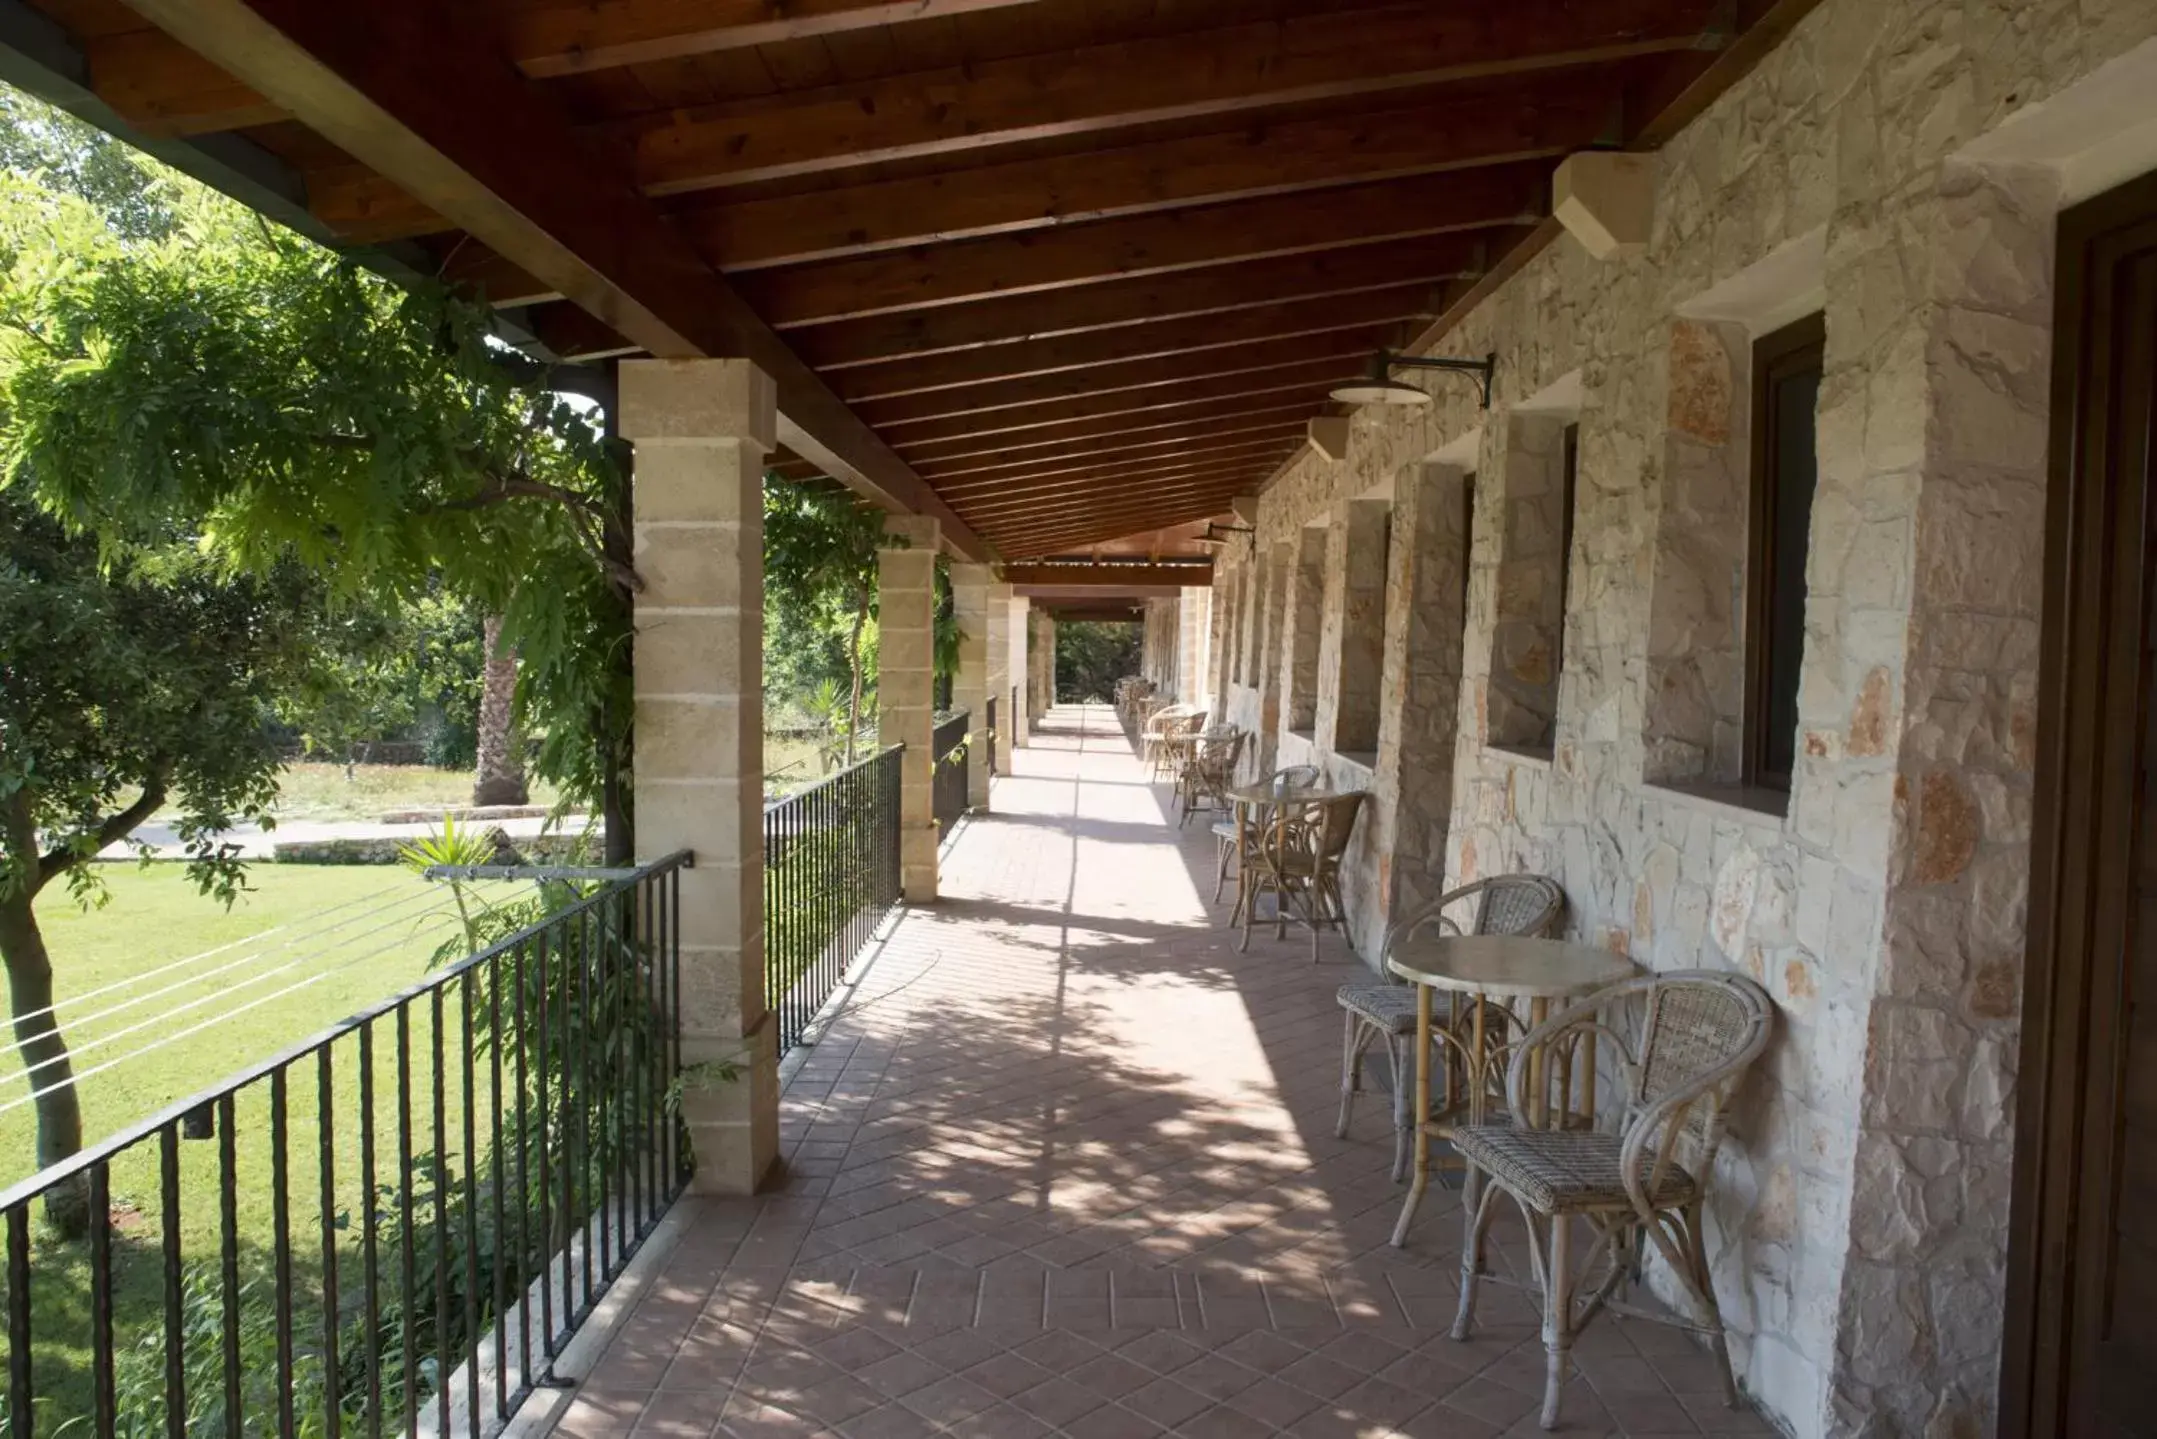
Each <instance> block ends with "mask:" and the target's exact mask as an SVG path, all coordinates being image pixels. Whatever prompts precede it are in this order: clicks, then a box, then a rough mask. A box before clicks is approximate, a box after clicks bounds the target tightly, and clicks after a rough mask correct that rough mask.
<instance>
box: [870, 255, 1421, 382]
mask: <svg viewBox="0 0 2157 1439" xmlns="http://www.w3.org/2000/svg"><path fill="white" fill-rule="evenodd" d="M1435 313H1437V307H1436V297H1435V296H1434V295H1433V294H1432V287H1431V286H1429V285H1425V284H1415V285H1402V286H1399V287H1398V288H1395V289H1390V290H1370V291H1366V292H1363V293H1361V294H1354V295H1338V296H1333V297H1330V298H1326V299H1320V300H1301V301H1295V302H1292V303H1289V304H1284V305H1275V306H1272V307H1270V308H1267V309H1257V310H1235V311H1231V312H1229V313H1227V314H1222V315H1205V316H1200V317H1199V318H1197V319H1185V320H1169V321H1166V322H1164V323H1162V324H1158V325H1126V326H1123V327H1122V328H1120V329H1114V330H1100V331H1096V332H1094V333H1092V334H1085V335H1064V336H1060V337H1058V338H1056V339H1053V340H1035V341H1028V342H1025V343H1022V344H1012V345H992V346H987V347H984V348H982V349H977V350H961V351H957V352H955V353H952V354H945V355H929V356H924V357H922V358H919V359H910V360H900V361H895V362H893V363H891V364H884V365H867V366H863V367H861V368H860V369H857V370H842V371H839V372H838V373H836V374H834V375H833V376H832V377H831V378H832V384H833V387H834V388H835V389H837V390H838V391H839V393H840V394H841V395H843V396H845V397H846V398H847V399H848V400H850V401H851V400H865V399H877V398H881V397H884V396H887V395H908V394H915V393H918V392H920V391H922V390H934V389H940V388H943V387H945V386H951V385H973V384H979V383H982V382H985V381H991V380H1004V379H1016V378H1021V377H1024V376H1029V375H1047V374H1053V373H1058V372H1070V371H1079V370H1084V369H1086V368H1089V367H1091V366H1096V365H1110V364H1116V363H1118V362H1121V361H1126V360H1145V359H1151V358H1154V357H1156V356H1162V355H1189V356H1191V357H1192V358H1191V362H1190V364H1191V373H1192V374H1198V375H1202V374H1207V373H1209V372H1210V369H1211V366H1212V365H1214V364H1215V363H1220V364H1222V365H1224V366H1228V365H1233V364H1234V363H1235V362H1236V360H1237V355H1236V353H1235V352H1236V350H1237V348H1238V347H1239V346H1244V345H1253V344H1256V343H1258V342H1261V341H1267V340H1278V339H1284V338H1287V337H1290V336H1298V335H1322V334H1326V333H1328V332H1331V331H1341V330H1349V331H1355V332H1357V333H1360V334H1368V333H1370V332H1371V331H1372V330H1373V329H1375V328H1377V327H1379V326H1382V325H1387V324H1391V323H1396V322H1400V321H1407V320H1415V319H1418V318H1419V317H1428V316H1430V315H1433V314H1435ZM1215 351H1220V352H1222V353H1220V354H1215V353H1213V352H1215Z"/></svg>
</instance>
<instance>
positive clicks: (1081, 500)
mask: <svg viewBox="0 0 2157 1439" xmlns="http://www.w3.org/2000/svg"><path fill="white" fill-rule="evenodd" d="M1263 473H1264V470H1263V468H1262V467H1261V466H1259V465H1257V464H1246V465H1243V466H1240V467H1236V468H1222V469H1218V470H1209V471H1206V472H1205V473H1202V474H1192V475H1185V476H1182V477H1180V478H1177V479H1174V480H1159V481H1150V482H1148V483H1145V484H1142V485H1129V486H1122V487H1118V488H1103V487H1094V488H1089V489H1085V490H1061V491H1053V492H1044V493H1042V494H1037V495H1033V496H1029V497H1027V499H1026V500H1025V502H1024V503H1023V504H1018V505H1005V506H995V505H988V504H982V503H976V502H972V501H969V502H967V503H966V504H965V505H964V507H963V508H964V512H965V513H966V515H967V516H968V517H969V518H970V519H973V520H975V521H976V522H978V523H980V524H982V525H984V526H1000V527H1001V528H1003V529H1005V530H1006V531H1011V530H1024V529H1025V528H1027V527H1028V526H1030V525H1033V524H1034V523H1035V522H1036V521H1039V522H1040V523H1041V524H1044V525H1046V524H1058V525H1061V524H1065V523H1067V522H1070V521H1071V520H1073V519H1074V518H1083V514H1082V512H1089V511H1090V512H1098V513H1101V514H1117V515H1120V514H1123V513H1125V512H1126V511H1127V510H1129V509H1130V508H1131V507H1132V506H1134V505H1143V504H1146V503H1150V502H1151V501H1153V500H1156V499H1160V498H1162V497H1164V496H1169V497H1186V496H1189V495H1192V494H1196V493H1201V492H1203V493H1206V494H1214V493H1216V492H1219V493H1221V494H1222V496H1223V503H1226V496H1227V495H1232V494H1240V493H1242V492H1243V491H1242V489H1241V487H1242V486H1244V485H1247V484H1248V483H1250V480H1251V477H1252V476H1254V475H1260V474H1263ZM1128 528H1134V527H1127V530H1126V531H1124V532H1128Z"/></svg>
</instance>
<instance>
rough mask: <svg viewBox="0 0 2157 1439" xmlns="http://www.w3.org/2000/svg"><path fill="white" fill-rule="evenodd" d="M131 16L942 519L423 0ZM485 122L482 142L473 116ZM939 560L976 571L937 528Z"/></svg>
mask: <svg viewBox="0 0 2157 1439" xmlns="http://www.w3.org/2000/svg"><path fill="white" fill-rule="evenodd" d="M134 4H135V7H136V9H138V10H139V11H141V12H142V13H143V14H144V15H145V16H147V17H148V18H149V19H151V20H153V21H155V22H156V23H157V24H159V25H160V26H162V27H164V28H165V29H166V30H167V31H169V32H170V33H172V34H173V35H175V36H176V37H178V38H179V39H181V40H183V41H184V42H185V43H187V44H188V45H190V46H192V47H193V48H195V49H196V50H198V51H199V52H200V53H202V54H203V55H204V56H206V57H207V58H209V59H211V60H213V61H215V62H217V63H219V64H221V65H223V66H224V67H225V68H227V69H230V70H233V71H234V72H235V73H236V74H238V75H239V76H240V78H242V79H244V80H246V81H248V82H249V83H250V84H252V85H254V86H255V87H256V88H258V89H261V90H262V91H263V92H264V93H266V94H268V95H270V96H271V98H273V99H275V100H277V101H278V102H279V103H280V104H281V105H283V106H284V108H285V109H287V110H288V111H290V112H291V113H292V114H294V115H296V116H298V117H300V118H302V119H304V120H306V121H307V123H308V124H309V125H310V126H312V127H313V128H315V129H316V130H318V131H320V132H321V133H322V134H323V135H325V136H326V137H327V138H329V139H330V140H332V141H333V142H335V143H336V144H337V145H339V146H340V147H341V148H343V149H344V150H346V151H347V152H348V153H350V154H352V155H353V156H355V157H356V158H358V159H359V160H361V161H363V162H367V163H371V164H373V165H375V166H377V167H379V168H381V169H383V170H384V171H385V172H388V173H394V174H395V175H396V176H397V177H398V178H399V179H400V180H401V181H402V182H403V183H404V184H406V185H408V186H411V187H412V188H413V189H414V190H415V191H416V192H419V193H421V194H422V195H423V198H425V199H427V200H428V201H429V202H430V203H433V204H435V205H438V206H440V207H441V208H443V209H444V210H445V211H448V212H451V213H454V214H456V216H457V218H458V219H459V220H460V221H461V222H462V225H463V228H465V229H467V230H469V231H470V232H471V233H472V234H473V235H474V236H475V237H476V238H478V239H479V240H481V241H482V242H483V243H485V244H486V245H488V246H489V247H490V248H491V249H493V250H494V251H495V252H496V253H498V254H500V255H502V256H504V257H505V258H507V259H509V260H510V261H512V262H513V263H515V264H517V265H519V266H521V267H523V268H524V269H526V270H527V271H529V272H530V273H532V274H533V275H535V276H537V277H538V278H539V279H540V280H542V281H544V282H546V283H548V284H550V285H551V286H553V287H554V288H555V289H557V290H559V291H561V292H562V293H563V294H565V295H569V296H572V297H573V298H575V299H576V300H577V302H578V303H579V304H580V305H581V306H582V307H584V308H585V309H587V310H589V311H591V312H592V313H594V314H599V315H604V316H606V317H607V319H608V321H609V323H610V324H612V326H613V327H614V328H615V329H617V330H619V331H621V332H622V333H623V334H624V335H625V337H626V338H628V339H629V340H630V341H632V342H633V343H636V344H638V345H641V346H643V347H644V348H646V349H648V350H650V351H652V352H653V353H654V354H657V355H662V356H695V355H732V356H740V357H743V358H746V359H749V360H752V361H753V362H754V363H756V364H757V365H758V366H759V367H761V368H762V369H763V370H764V371H765V372H766V373H767V374H769V375H770V376H771V377H772V380H773V382H774V385H775V387H776V388H777V391H778V401H779V411H780V416H781V420H780V434H781V437H782V438H783V439H784V440H785V442H786V443H787V444H788V445H789V446H790V447H792V448H793V449H795V450H796V451H798V452H800V453H801V454H802V455H803V457H804V458H806V459H811V460H814V461H815V462H816V463H818V464H819V465H821V466H823V467H824V468H825V469H826V471H827V472H828V473H832V474H835V475H838V476H839V477H841V478H843V479H846V480H847V481H848V482H849V483H850V484H853V485H854V486H856V487H857V488H859V489H861V490H863V491H864V492H866V493H869V494H872V495H874V496H876V497H878V498H879V499H881V500H883V501H885V502H887V503H890V504H892V505H894V506H896V507H900V508H905V509H908V510H913V511H916V512H919V513H928V514H935V515H939V516H941V515H945V514H949V511H948V510H946V509H945V508H944V505H943V503H942V501H941V500H940V499H938V498H937V496H936V494H935V492H934V491H933V490H931V489H930V488H929V487H928V486H927V485H926V484H925V483H924V482H923V481H922V479H921V477H920V476H918V475H916V474H915V473H914V472H913V470H912V469H911V468H910V467H909V466H908V465H907V464H906V462H905V461H904V460H901V459H900V458H899V457H898V455H897V454H896V453H895V452H894V451H892V450H891V448H890V447H889V446H888V445H886V444H884V442H883V441H882V440H881V439H879V438H878V437H877V436H876V434H875V433H874V432H873V431H872V430H870V429H869V428H868V426H866V425H865V424H863V423H862V422H861V421H860V419H859V418H857V417H856V416H855V415H854V413H853V412H852V411H851V410H849V409H848V408H847V407H846V405H845V404H844V403H842V402H841V401H840V400H839V398H838V397H837V396H836V395H835V394H833V392H832V391H831V389H830V387H829V386H828V385H826V384H825V382H824V381H823V380H822V379H821V378H819V377H818V376H817V375H816V374H815V373H814V372H813V371H812V370H811V369H809V367H808V366H806V365H804V364H803V363H802V362H801V360H800V359H799V358H798V357H797V356H796V355H795V354H794V353H793V352H792V351H791V350H790V349H788V347H787V346H786V344H785V343H784V342H783V341H782V340H780V339H779V337H778V335H777V334H776V333H774V332H773V331H772V330H771V328H770V327H769V326H767V325H765V324H764V323H763V321H762V320H761V319H759V318H758V317H757V315H756V313H755V312H754V311H753V310H751V309H750V308H749V306H748V305H747V303H745V302H744V301H743V300H742V299H741V298H740V297H739V296H738V295H736V294H734V292H733V291H732V290H730V289H729V288H728V287H727V285H726V283H725V282H724V281H723V280H722V279H720V277H719V276H718V275H716V274H715V273H713V271H712V270H711V269H710V267H709V266H708V265H706V264H705V263H704V262H703V261H702V260H701V259H699V258H698V256H697V255H696V254H695V253H694V252H693V251H692V250H691V249H690V248H689V246H688V245H687V243H686V242H685V241H684V240H683V239H682V238H681V235H680V233H679V232H678V231H676V230H675V229H674V228H673V227H672V226H671V225H669V224H668V223H667V222H666V221H665V219H664V218H662V217H661V216H660V215H659V213H658V212H657V211H656V210H655V209H653V208H652V206H651V203H650V202H649V201H648V200H646V199H644V198H643V197H642V196H640V195H638V194H637V193H636V192H635V190H634V189H633V188H632V187H630V186H629V185H628V184H627V183H626V181H625V179H624V177H623V176H622V175H621V173H620V170H619V168H618V167H617V166H616V165H615V164H613V163H612V161H611V157H610V156H609V155H607V154H606V153H605V152H602V151H599V150H596V149H594V148H593V147H592V146H590V145H589V144H588V142H586V141H585V140H584V139H583V138H582V137H581V136H579V134H578V133H577V132H576V131H575V130H574V129H573V128H571V127H570V126H569V125H568V123H567V122H566V121H565V120H564V119H563V118H562V117H561V115H560V114H559V112H558V111H556V110H555V109H554V108H553V106H552V105H551V104H550V103H549V102H548V101H547V100H546V99H545V98H544V96H543V94H542V93H541V92H540V91H539V90H538V89H537V88H536V87H534V86H532V85H530V84H528V83H526V82H525V81H523V80H521V79H520V78H519V77H518V76H517V75H516V73H515V72H514V71H513V70H510V69H508V68H507V67H505V66H501V65H498V64H490V63H489V62H488V59H487V54H488V51H487V48H486V47H487V39H486V37H485V36H484V34H483V33H475V32H474V31H473V30H471V29H470V28H469V20H470V17H469V16H466V15H464V14H462V13H461V12H459V11H458V10H456V9H455V8H448V9H445V8H443V7H440V6H437V5H436V4H434V3H432V0H370V3H369V4H368V6H367V7H366V10H365V12H364V16H365V20H366V23H365V24H364V25H360V24H355V23H353V21H354V19H355V17H356V16H358V15H359V14H360V13H361V12H358V11H347V10H344V9H342V8H338V7H328V6H324V5H321V4H318V3H315V0H134ZM475 115H481V116H485V117H487V119H488V121H489V123H488V124H487V125H485V126H479V125H475V124H474V123H473V117H474V116H475ZM950 519H951V528H950V530H949V534H950V538H951V543H952V544H953V545H954V547H956V548H959V549H961V550H963V551H967V552H969V553H974V554H977V555H985V554H986V551H985V550H984V549H983V547H982V546H981V544H980V541H979V539H978V537H976V536H974V535H973V534H972V533H971V532H970V531H969V530H967V529H966V527H965V526H964V525H963V524H962V523H961V522H960V521H959V519H958V517H957V516H956V515H951V517H950Z"/></svg>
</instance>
